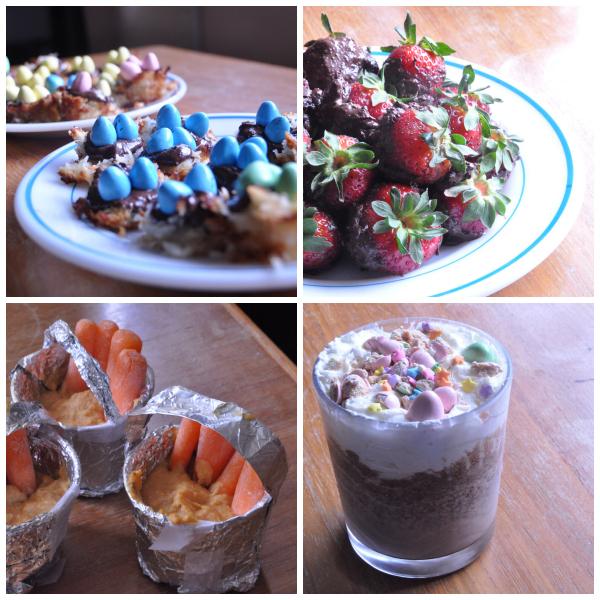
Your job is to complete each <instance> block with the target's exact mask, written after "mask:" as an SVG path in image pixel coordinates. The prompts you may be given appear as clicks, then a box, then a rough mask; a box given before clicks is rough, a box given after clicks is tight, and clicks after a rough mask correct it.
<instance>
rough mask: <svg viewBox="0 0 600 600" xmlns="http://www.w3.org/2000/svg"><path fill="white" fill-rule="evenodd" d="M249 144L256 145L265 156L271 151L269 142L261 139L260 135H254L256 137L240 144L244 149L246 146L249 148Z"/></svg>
mask: <svg viewBox="0 0 600 600" xmlns="http://www.w3.org/2000/svg"><path fill="white" fill-rule="evenodd" d="M248 144H256V145H257V146H258V147H259V148H260V149H261V150H262V151H263V152H264V153H265V154H266V153H267V151H268V150H269V146H268V144H267V140H265V138H264V137H261V136H260V135H254V136H252V137H249V138H248V139H246V140H244V141H243V142H242V143H241V144H240V148H243V147H244V146H247V145H248Z"/></svg>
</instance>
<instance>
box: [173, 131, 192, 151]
mask: <svg viewBox="0 0 600 600" xmlns="http://www.w3.org/2000/svg"><path fill="white" fill-rule="evenodd" d="M173 144H175V146H177V145H178V144H184V145H185V146H189V147H190V148H191V149H192V150H195V149H196V142H195V140H194V138H193V137H192V136H191V134H190V132H189V131H188V130H187V129H184V128H183V127H174V128H173Z"/></svg>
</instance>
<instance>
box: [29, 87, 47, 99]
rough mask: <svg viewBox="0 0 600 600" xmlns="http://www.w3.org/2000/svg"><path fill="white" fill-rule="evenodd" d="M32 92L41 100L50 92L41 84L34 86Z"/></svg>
mask: <svg viewBox="0 0 600 600" xmlns="http://www.w3.org/2000/svg"><path fill="white" fill-rule="evenodd" d="M33 93H34V94H35V97H36V98H37V99H38V100H41V99H42V98H45V97H46V96H48V95H49V94H50V92H49V91H48V90H47V89H46V88H45V87H44V86H43V85H36V86H34V88H33Z"/></svg>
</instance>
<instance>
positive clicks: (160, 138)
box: [146, 127, 174, 154]
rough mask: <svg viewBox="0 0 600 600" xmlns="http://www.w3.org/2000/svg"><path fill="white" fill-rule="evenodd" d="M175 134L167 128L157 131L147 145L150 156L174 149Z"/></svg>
mask: <svg viewBox="0 0 600 600" xmlns="http://www.w3.org/2000/svg"><path fill="white" fill-rule="evenodd" d="M173 145H174V144H173V132H172V131H171V130H170V129H167V128H166V127H162V128H161V129H157V130H156V131H155V132H154V133H153V134H152V135H151V136H150V139H149V140H148V143H147V144H146V151H147V152H148V154H155V153H156V152H163V150H168V149H169V148H172V147H173Z"/></svg>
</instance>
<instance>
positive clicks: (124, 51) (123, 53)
mask: <svg viewBox="0 0 600 600" xmlns="http://www.w3.org/2000/svg"><path fill="white" fill-rule="evenodd" d="M130 55H131V52H129V49H128V48H126V47H125V46H120V47H119V60H118V64H121V63H124V62H125V61H126V60H127V59H128V58H129V56H130Z"/></svg>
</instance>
